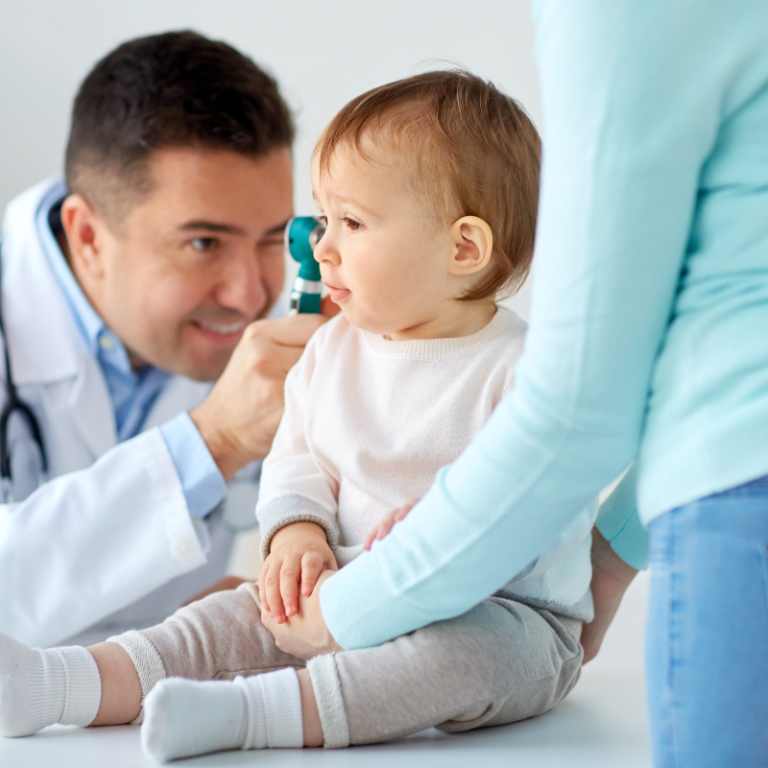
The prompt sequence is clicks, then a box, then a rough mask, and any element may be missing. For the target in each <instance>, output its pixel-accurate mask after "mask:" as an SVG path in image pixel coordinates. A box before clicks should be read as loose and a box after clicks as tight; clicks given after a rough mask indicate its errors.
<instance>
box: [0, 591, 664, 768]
mask: <svg viewBox="0 0 768 768" xmlns="http://www.w3.org/2000/svg"><path fill="white" fill-rule="evenodd" d="M646 596H647V579H646V578H644V577H643V576H641V577H639V578H638V579H636V581H635V583H634V584H633V585H632V587H631V588H630V591H629V592H628V593H627V595H626V597H625V599H624V603H623V604H622V606H621V609H620V611H619V614H618V616H617V618H616V621H615V622H614V625H613V627H612V628H611V632H610V634H609V636H608V638H607V640H606V642H605V645H604V648H603V651H602V653H601V655H600V656H599V657H598V659H596V660H595V661H594V662H592V663H591V664H589V665H588V666H586V667H585V668H584V673H583V675H582V679H581V680H580V681H579V683H578V685H577V686H576V688H575V690H574V691H573V692H572V693H571V695H570V696H569V697H568V699H567V700H566V701H565V702H563V703H562V704H560V706H558V707H556V708H555V710H554V711H552V712H549V713H547V714H546V715H543V716H541V717H538V718H533V719H531V720H527V721H525V722H522V723H516V724H514V725H509V726H505V727H501V728H489V729H486V730H481V731H476V732H472V733H466V734H459V735H446V734H443V733H441V732H439V731H436V730H428V731H423V732H421V733H418V734H415V735H413V736H410V737H408V738H406V739H400V740H398V741H394V742H390V743H388V744H382V745H376V746H369V747H353V748H350V749H345V750H323V749H304V750H272V751H268V750H259V751H253V752H224V753H218V754H215V755H207V756H203V757H198V758H194V759H190V760H181V761H178V762H176V763H174V764H173V765H179V766H182V765H190V766H200V767H202V766H251V765H253V766H256V765H258V766H281V767H282V768H294V767H296V768H298V767H299V766H301V767H302V768H304V767H305V766H307V767H311V768H315V767H317V768H320V767H322V768H326V767H328V766H333V768H346V766H350V767H351V766H365V768H368V766H371V768H377V767H378V766H382V767H383V766H393V765H395V766H397V768H433V767H434V768H437V767H438V766H439V768H454V766H455V767H456V768H459V767H461V768H464V767H465V766H475V765H477V766H488V768H494V767H495V766H505V767H506V766H514V767H515V768H534V766H535V768H555V767H556V766H557V768H561V767H563V766H568V768H582V767H583V768H616V767H617V766H621V768H648V766H650V764H651V761H650V753H649V748H648V739H647V727H646V716H645V699H644V692H643V663H642V662H643V660H642V652H643V632H644V621H645V600H646ZM150 765H153V763H152V762H151V761H149V760H148V759H147V758H146V757H144V755H143V753H142V751H141V747H140V744H139V729H138V727H133V726H121V727H114V728H85V729H83V728H69V727H63V726H53V727H52V728H46V729H45V730H44V731H41V732H40V733H39V734H37V735H36V736H33V737H31V738H25V739H2V738H0V768H49V767H50V768H141V766H150Z"/></svg>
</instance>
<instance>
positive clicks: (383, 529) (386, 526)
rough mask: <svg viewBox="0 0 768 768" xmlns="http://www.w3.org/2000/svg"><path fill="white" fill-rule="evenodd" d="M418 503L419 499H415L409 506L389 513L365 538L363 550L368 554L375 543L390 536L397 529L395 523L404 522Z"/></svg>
mask: <svg viewBox="0 0 768 768" xmlns="http://www.w3.org/2000/svg"><path fill="white" fill-rule="evenodd" d="M418 503H419V499H414V500H413V501H409V502H408V503H407V504H403V506H402V507H398V508H397V509H394V510H392V512H387V514H386V515H384V517H382V518H381V522H380V523H379V524H378V525H377V526H376V527H375V528H374V529H373V530H372V531H371V532H370V533H369V534H368V535H367V536H366V537H365V544H363V549H364V550H365V551H366V552H368V551H370V549H371V547H372V546H373V542H374V541H381V540H382V539H383V538H385V537H386V536H389V533H390V531H391V530H392V529H393V528H394V527H395V523H399V522H400V521H401V520H404V519H405V518H406V517H407V516H408V513H409V512H410V511H411V510H412V509H413V508H414V507H415V506H416V505H417V504H418Z"/></svg>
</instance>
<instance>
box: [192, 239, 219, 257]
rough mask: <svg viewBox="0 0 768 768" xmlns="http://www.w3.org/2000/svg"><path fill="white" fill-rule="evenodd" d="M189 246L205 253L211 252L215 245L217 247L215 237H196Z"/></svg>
mask: <svg viewBox="0 0 768 768" xmlns="http://www.w3.org/2000/svg"><path fill="white" fill-rule="evenodd" d="M189 244H190V245H191V246H192V247H193V248H194V249H195V250H196V251H200V252H201V253H205V252H206V251H210V250H211V249H212V248H213V247H214V245H216V238H215V237H195V238H194V239H192V240H190V241H189Z"/></svg>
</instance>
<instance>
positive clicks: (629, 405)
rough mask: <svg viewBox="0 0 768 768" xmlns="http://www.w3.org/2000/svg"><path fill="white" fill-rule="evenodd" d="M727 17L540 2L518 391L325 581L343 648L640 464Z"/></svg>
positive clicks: (458, 603)
mask: <svg viewBox="0 0 768 768" xmlns="http://www.w3.org/2000/svg"><path fill="white" fill-rule="evenodd" d="M704 6H706V7H704ZM725 11H726V9H725V4H724V3H723V2H719V1H717V0H709V1H708V2H705V3H702V2H699V1H698V0H697V2H693V0H688V1H686V2H683V1H681V2H678V3H673V4H669V3H665V2H662V0H644V2H635V1H630V0H615V2H612V3H607V4H606V3H603V2H597V0H569V2H557V1H555V0H543V1H542V2H539V3H537V4H536V15H537V27H538V40H537V44H538V55H539V62H540V69H541V77H542V88H543V103H544V117H545V123H546V133H545V137H546V138H545V154H544V168H543V185H542V198H541V207H540V212H539V234H538V241H537V251H536V272H535V279H534V284H533V301H532V316H531V326H530V332H529V336H528V339H527V342H526V351H525V354H524V356H523V358H522V360H521V362H520V365H519V367H518V371H517V384H516V387H515V389H514V391H513V392H512V393H511V394H510V395H509V396H508V397H507V398H506V399H505V400H504V401H503V402H502V403H501V404H500V406H499V407H498V408H497V409H496V412H495V413H494V414H493V416H492V418H491V419H490V420H489V422H488V423H487V424H486V426H485V427H484V428H483V430H482V431H481V432H480V433H479V434H478V435H477V437H476V439H475V440H474V441H473V443H472V444H471V445H470V447H469V448H468V449H467V450H466V451H465V453H464V454H463V455H462V456H461V457H460V458H459V459H458V460H457V461H456V462H455V464H453V465H452V466H450V467H448V468H446V469H445V470H443V471H442V472H441V473H440V474H439V476H438V478H437V480H436V482H435V484H434V485H433V487H432V489H431V490H430V491H429V493H428V494H427V496H426V497H425V498H424V499H423V500H422V502H421V503H420V504H418V505H417V506H416V507H415V508H414V510H413V512H412V513H411V514H410V515H409V517H408V518H407V519H406V520H404V521H403V522H402V523H400V524H398V525H397V526H396V527H395V529H394V530H393V531H392V534H391V535H390V536H389V537H387V539H385V540H384V541H383V542H380V543H379V544H377V545H375V546H374V548H373V550H372V552H370V553H365V554H364V555H362V556H361V557H360V558H358V559H357V560H356V561H355V562H353V563H351V564H350V565H349V566H348V567H347V568H345V569H343V570H342V571H340V572H339V573H338V574H337V575H334V576H333V577H331V578H330V579H328V580H327V581H326V582H325V583H324V585H323V587H322V590H321V592H320V602H321V606H322V613H323V616H324V618H325V621H326V623H327V626H328V628H329V629H330V631H331V633H332V635H333V637H334V638H335V639H336V641H337V642H338V643H339V644H341V645H342V646H343V647H345V648H359V647H364V646H370V645H374V644H377V643H380V642H383V641H386V640H389V639H391V638H393V637H396V636H398V635H400V634H403V633H406V632H409V631H412V630H414V629H416V628H417V627H420V626H423V625H426V624H428V623H430V622H433V621H435V620H438V619H445V618H448V617H451V616H456V615H458V614H461V613H463V612H464V611H466V610H467V609H469V608H470V607H471V606H472V605H474V604H476V603H477V602H479V601H480V600H482V599H483V598H484V597H486V596H487V595H489V594H491V593H492V592H493V591H495V590H496V589H498V588H499V587H500V586H501V585H502V584H504V583H505V582H506V581H507V580H508V579H509V578H510V577H511V576H513V575H514V574H515V573H517V572H518V571H519V570H520V569H521V568H522V567H524V566H525V564H526V563H528V562H530V561H531V560H532V559H533V558H534V557H536V556H537V555H538V554H539V553H540V552H541V551H543V550H544V549H545V548H546V547H548V546H549V545H550V544H551V543H552V542H553V541H554V540H555V538H556V537H557V536H558V534H559V533H560V531H561V530H562V529H563V528H564V527H565V526H566V525H567V524H568V523H569V522H570V521H571V520H572V519H573V517H574V516H575V515H576V514H577V513H578V512H579V510H580V509H582V508H583V507H584V505H585V504H586V503H587V502H588V501H589V499H590V498H591V497H593V496H594V495H596V494H597V492H598V491H599V490H600V488H601V487H603V486H604V485H605V484H607V483H608V482H610V480H611V479H612V478H613V477H615V476H616V475H618V474H619V473H620V472H621V471H622V470H623V469H624V468H625V467H626V466H627V465H628V464H629V463H630V462H631V461H632V460H633V459H634V457H635V454H636V452H637V447H638V444H639V439H640V434H641V431H642V426H643V419H644V413H645V408H646V405H647V399H648V391H649V385H650V382H651V376H652V372H653V368H654V362H655V358H656V356H657V353H658V351H659V348H660V345H661V344H662V342H663V338H664V334H665V330H666V327H667V324H668V322H669V319H670V315H671V312H672V309H673V305H674V300H675V295H676V290H677V287H678V282H679V279H680V275H681V270H682V267H683V262H684V257H685V253H686V246H687V244H688V238H689V230H690V225H691V221H692V218H693V216H694V210H695V205H696V199H697V190H698V178H699V173H700V171H701V168H702V164H703V163H704V161H705V159H706V158H707V156H708V154H709V152H710V151H711V148H712V146H713V144H714V141H715V138H716V135H717V131H718V126H719V120H720V108H721V105H720V92H721V91H722V90H723V89H724V87H725V86H724V84H723V83H722V82H721V80H720V79H718V78H719V77H720V75H719V74H717V73H719V72H720V71H721V70H723V67H722V65H721V63H718V62H717V51H718V46H722V45H723V43H722V42H721V37H722V36H721V35H719V30H720V29H721V27H722V24H723V23H725V22H724V18H723V17H722V15H723V13H725ZM694 27H695V34H694V33H693V32H692V30H693V28H694Z"/></svg>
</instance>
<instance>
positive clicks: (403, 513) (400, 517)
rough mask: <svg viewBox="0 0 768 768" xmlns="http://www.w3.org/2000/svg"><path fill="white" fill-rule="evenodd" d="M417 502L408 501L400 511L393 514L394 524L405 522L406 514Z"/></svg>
mask: <svg viewBox="0 0 768 768" xmlns="http://www.w3.org/2000/svg"><path fill="white" fill-rule="evenodd" d="M417 503H418V502H417V501H416V500H414V501H409V502H408V503H407V504H403V506H402V507H400V509H398V510H397V511H396V512H395V522H396V523H399V522H400V521H401V520H405V518H406V517H408V513H409V512H410V511H411V510H412V509H413V508H414V507H415V506H416V504H417Z"/></svg>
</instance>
